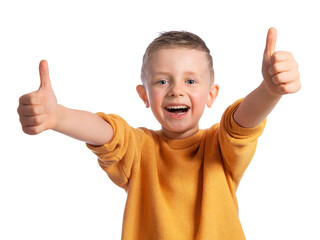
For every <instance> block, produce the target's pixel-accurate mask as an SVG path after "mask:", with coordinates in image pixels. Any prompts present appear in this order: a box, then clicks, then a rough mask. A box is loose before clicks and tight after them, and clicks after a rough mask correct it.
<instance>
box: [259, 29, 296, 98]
mask: <svg viewBox="0 0 320 240" xmlns="http://www.w3.org/2000/svg"><path fill="white" fill-rule="evenodd" d="M276 41H277V30H276V29H275V28H270V29H269V31H268V35H267V42H266V48H265V51H264V56H263V62H262V75H263V78H264V80H263V82H264V83H265V86H266V87H267V89H268V91H269V93H271V94H272V95H275V96H281V95H284V94H288V93H295V92H297V91H299V89H300V88H301V83H300V74H299V70H298V63H297V62H296V61H295V60H294V58H293V55H292V54H291V53H290V52H284V51H278V52H275V47H276Z"/></svg>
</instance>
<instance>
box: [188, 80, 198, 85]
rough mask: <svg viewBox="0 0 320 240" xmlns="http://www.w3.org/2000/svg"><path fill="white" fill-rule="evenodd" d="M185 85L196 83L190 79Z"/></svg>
mask: <svg viewBox="0 0 320 240" xmlns="http://www.w3.org/2000/svg"><path fill="white" fill-rule="evenodd" d="M187 83H188V84H195V83H196V81H195V80H192V79H189V80H187Z"/></svg>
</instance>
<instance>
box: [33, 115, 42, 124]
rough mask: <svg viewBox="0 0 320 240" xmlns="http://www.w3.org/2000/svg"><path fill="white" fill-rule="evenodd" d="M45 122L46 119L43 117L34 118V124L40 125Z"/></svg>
mask: <svg viewBox="0 0 320 240" xmlns="http://www.w3.org/2000/svg"><path fill="white" fill-rule="evenodd" d="M43 121H44V117H43V116H37V117H35V118H34V124H36V125H39V124H41V123H43Z"/></svg>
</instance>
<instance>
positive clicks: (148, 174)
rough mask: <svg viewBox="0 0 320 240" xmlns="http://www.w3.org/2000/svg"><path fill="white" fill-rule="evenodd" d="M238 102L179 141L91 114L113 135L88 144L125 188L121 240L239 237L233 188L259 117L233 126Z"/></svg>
mask: <svg viewBox="0 0 320 240" xmlns="http://www.w3.org/2000/svg"><path fill="white" fill-rule="evenodd" d="M240 102H241V100H239V101H237V102H235V103H234V104H233V105H231V106H230V107H228V108H227V109H226V111H225V113H224V114H223V116H222V119H221V122H220V124H215V125H213V126H212V127H211V128H210V129H206V130H199V131H198V132H197V133H196V134H195V135H193V136H191V137H188V138H185V139H180V140H173V139H168V138H166V137H165V136H164V135H162V134H161V131H152V130H149V129H146V128H139V129H135V128H132V127H130V126H129V125H128V124H127V123H126V122H125V121H124V120H123V119H122V118H120V117H119V116H116V115H105V114H103V113H98V114H99V115H100V116H101V117H102V118H103V119H105V120H106V121H107V122H109V123H110V124H111V126H112V127H113V130H114V137H113V139H112V141H111V142H110V143H108V144H106V145H104V146H99V147H94V146H91V145H87V146H88V147H89V148H90V149H91V150H92V151H93V152H94V153H95V154H96V155H97V156H98V161H99V164H100V166H101V167H102V169H103V170H104V171H106V173H107V174H108V176H109V177H110V178H111V180H112V181H113V182H114V183H115V184H117V185H118V186H120V187H122V188H124V189H125V190H126V191H127V195H128V196H127V202H126V206H125V212H124V219H123V230H122V240H229V239H230V240H231V239H232V240H241V239H245V236H244V233H243V230H242V227H241V224H240V221H239V217H238V204H237V199H236V194H235V192H236V189H237V187H238V184H239V181H240V179H241V177H242V175H243V173H244V171H245V169H246V168H247V166H248V164H249V162H250V161H251V159H252V157H253V155H254V152H255V149H256V144H257V138H258V137H259V136H260V135H261V133H262V131H263V129H264V126H265V121H264V122H263V123H262V124H260V125H259V126H257V127H255V128H242V127H240V126H239V125H238V124H237V123H236V122H235V121H234V120H233V117H232V116H233V113H234V111H235V110H236V109H237V107H238V105H239V104H240Z"/></svg>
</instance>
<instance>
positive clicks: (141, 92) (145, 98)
mask: <svg viewBox="0 0 320 240" xmlns="http://www.w3.org/2000/svg"><path fill="white" fill-rule="evenodd" d="M136 89H137V92H138V94H139V97H140V98H141V99H142V101H143V102H144V104H145V105H146V107H147V108H148V107H149V106H150V105H149V100H148V96H147V92H146V88H145V87H144V86H143V85H138V86H137V87H136Z"/></svg>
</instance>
